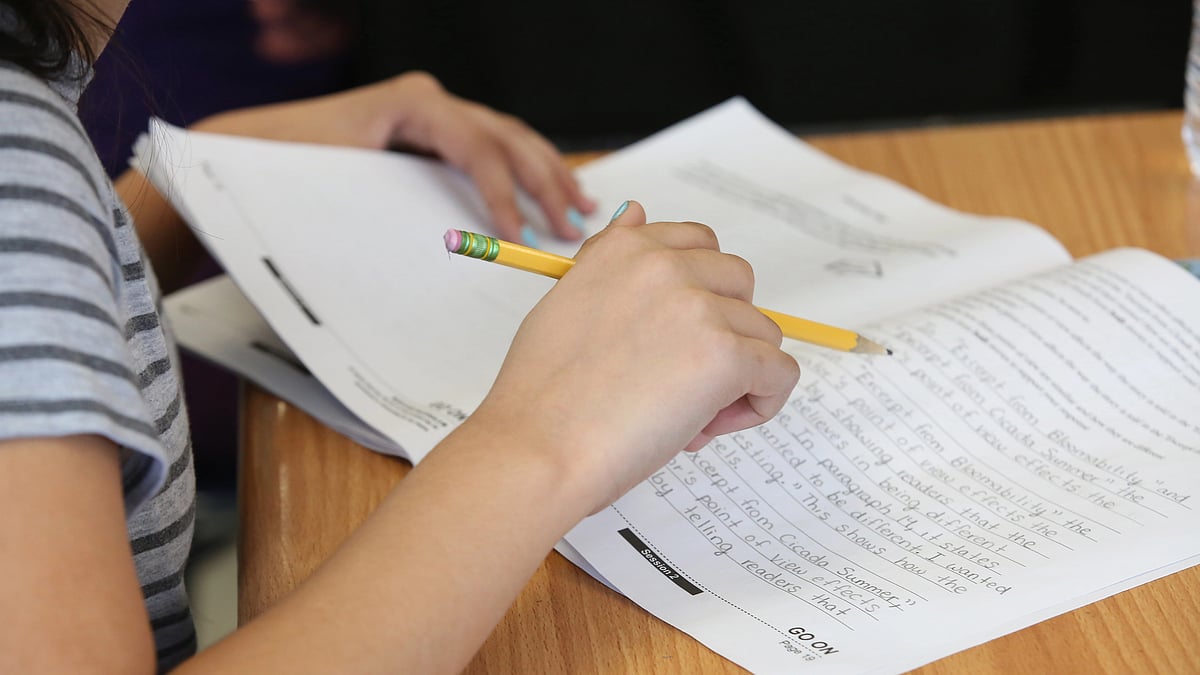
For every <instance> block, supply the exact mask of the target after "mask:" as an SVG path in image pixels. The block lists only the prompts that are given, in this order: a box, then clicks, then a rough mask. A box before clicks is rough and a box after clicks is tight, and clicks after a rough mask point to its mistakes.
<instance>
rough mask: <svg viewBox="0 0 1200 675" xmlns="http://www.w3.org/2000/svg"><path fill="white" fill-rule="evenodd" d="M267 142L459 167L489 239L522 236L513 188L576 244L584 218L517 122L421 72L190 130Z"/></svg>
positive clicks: (550, 157) (572, 186)
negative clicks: (430, 159)
mask: <svg viewBox="0 0 1200 675" xmlns="http://www.w3.org/2000/svg"><path fill="white" fill-rule="evenodd" d="M195 128H197V129H200V130H205V131H214V132H218V133H227V134H237V135H242V136H256V137H259V138H271V139H275V140H288V141H301V142H308V143H326V144H331V145H347V146H355V147H367V148H401V149H412V150H417V151H420V152H425V153H430V154H433V155H436V156H438V157H441V158H442V159H443V160H445V161H446V162H447V163H449V164H451V165H453V166H456V167H458V168H459V169H462V170H463V171H464V172H465V173H467V174H468V175H469V176H470V177H471V178H472V179H473V180H474V181H475V185H476V186H477V187H478V188H479V192H480V194H481V195H482V196H483V200H484V202H485V204H486V205H487V208H488V211H489V213H490V215H491V218H492V221H493V223H494V225H495V227H496V232H497V234H498V235H499V236H500V237H501V238H504V239H510V240H517V241H520V240H521V227H522V224H523V221H522V218H521V214H520V211H518V209H517V201H516V189H517V187H518V186H520V187H521V188H523V189H524V190H525V191H526V192H528V193H529V194H530V195H531V196H532V197H533V198H534V199H535V200H536V201H537V202H538V205H539V206H540V208H541V210H542V212H543V213H544V214H545V216H546V219H547V220H548V221H549V223H550V225H551V228H552V230H553V232H554V234H556V235H557V236H559V237H561V238H563V239H567V240H576V239H579V238H580V237H581V236H582V234H581V232H580V230H579V229H578V227H576V226H575V225H573V224H572V220H575V221H577V222H578V220H579V218H580V216H581V214H587V213H591V212H592V211H593V210H594V209H595V204H594V203H593V202H592V201H591V200H590V199H588V198H587V197H585V196H584V194H583V191H582V190H581V189H580V187H579V183H578V182H577V181H576V180H575V177H574V176H573V175H572V174H571V172H570V170H569V169H568V168H567V165H566V164H565V163H564V161H563V158H562V156H561V155H560V154H559V153H558V151H557V150H555V148H554V146H553V145H551V144H550V142H549V141H547V140H546V139H545V138H543V137H542V136H541V135H539V134H538V133H537V132H535V131H534V130H532V129H530V128H529V127H528V126H527V125H526V124H525V123H523V122H521V121H520V120H518V119H517V118H515V117H512V116H510V115H505V114H503V113H499V112H496V111H495V110H492V109H491V108H488V107H485V106H482V105H479V104H478V103H472V102H471V101H467V100H464V99H461V98H459V97H457V96H454V95H453V94H451V93H449V92H447V91H446V90H445V89H443V88H442V86H441V85H440V84H439V83H438V81H437V80H436V79H434V78H433V77H432V76H430V75H428V74H426V73H417V72H414V73H406V74H404V75H400V76H398V77H395V78H392V79H390V80H385V81H383V82H379V83H377V84H372V85H368V86H364V87H359V88H357V89H351V90H349V91H346V92H342V93H339V94H333V95H330V96H324V97H321V98H315V99H308V100H305V101H297V102H291V103H281V104H276V105H271V106H262V107H257V108H248V109H246V110H239V111H234V112H231V113H224V114H221V115H217V116H215V117H212V118H209V119H207V120H204V121H202V122H200V123H199V124H197V125H195Z"/></svg>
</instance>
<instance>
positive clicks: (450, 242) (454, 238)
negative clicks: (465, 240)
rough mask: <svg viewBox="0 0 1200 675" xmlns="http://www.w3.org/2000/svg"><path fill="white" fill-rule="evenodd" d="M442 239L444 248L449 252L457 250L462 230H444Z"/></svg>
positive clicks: (460, 241)
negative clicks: (444, 244)
mask: <svg viewBox="0 0 1200 675" xmlns="http://www.w3.org/2000/svg"><path fill="white" fill-rule="evenodd" d="M442 241H444V242H446V250H447V251H450V252H451V253H453V252H455V251H457V250H458V247H459V246H461V245H462V232H459V231H458V230H446V234H445V235H444V236H443V237H442Z"/></svg>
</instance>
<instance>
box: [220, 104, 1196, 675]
mask: <svg viewBox="0 0 1200 675" xmlns="http://www.w3.org/2000/svg"><path fill="white" fill-rule="evenodd" d="M1179 124H1180V116H1179V114H1178V113H1176V112H1166V113H1152V114H1137V115H1119V116H1110V117H1091V118H1069V119H1057V120H1044V121H1034V122H1017V123H1006V124H990V125H981V126H964V127H949V128H937V129H928V130H907V131H896V132H885V133H863V134H852V135H838V136H826V137H820V138H812V139H809V140H810V141H811V142H812V143H813V144H814V145H816V146H817V147H818V148H820V149H822V150H824V151H826V152H828V153H830V154H832V155H834V156H835V157H838V158H840V159H842V160H844V161H846V162H849V163H850V164H853V165H856V166H859V167H861V168H863V169H867V170H869V171H874V172H877V173H880V174H883V175H885V176H890V177H891V178H894V179H896V180H898V181H900V182H901V183H904V184H905V185H908V186H910V187H912V188H914V189H916V190H917V191H918V192H921V193H923V194H925V195H927V196H929V197H930V198H931V199H933V200H935V201H938V202H941V203H943V204H947V205H949V206H952V207H954V208H957V209H962V210H964V211H970V212H975V213H984V214H1002V215H1008V216H1015V217H1018V218H1023V219H1026V220H1029V221H1031V222H1034V223H1037V224H1039V225H1041V226H1043V227H1045V228H1046V229H1048V230H1049V231H1050V232H1052V233H1053V234H1054V235H1056V236H1057V237H1058V238H1059V239H1060V240H1061V241H1062V242H1063V243H1064V244H1065V245H1066V246H1067V248H1068V249H1070V251H1071V253H1073V254H1074V255H1076V256H1081V255H1086V254H1088V253H1092V252H1095V251H1099V250H1102V249H1107V248H1112V247H1115V246H1123V245H1132V246H1141V247H1145V248H1149V249H1152V250H1154V251H1157V252H1159V253H1161V254H1163V255H1166V256H1171V257H1180V256H1186V255H1193V256H1195V255H1200V187H1196V188H1193V186H1192V183H1191V180H1190V178H1189V174H1188V170H1187V165H1186V161H1185V159H1184V155H1183V151H1182V147H1181V141H1180V137H1179ZM244 413H245V417H244V424H243V429H242V441H243V442H242V455H241V478H240V480H241V484H240V504H241V522H242V529H241V539H240V549H239V564H240V569H239V588H240V593H239V617H240V619H241V620H242V621H246V620H249V619H250V618H251V617H253V616H255V615H256V614H258V613H259V612H260V611H262V610H263V609H264V608H266V607H267V606H268V605H270V604H271V603H272V602H273V601H274V600H275V599H277V598H279V597H281V596H282V595H284V594H286V593H287V592H288V591H289V590H290V589H291V588H292V587H293V586H295V585H296V584H297V583H299V582H300V581H301V580H302V579H304V578H305V577H306V576H308V574H309V573H310V572H311V571H312V570H313V569H314V568H315V567H316V566H317V565H318V564H319V563H320V562H321V561H322V560H324V559H325V558H326V557H327V556H328V555H329V554H330V553H331V552H332V551H333V550H334V548H335V547H337V545H338V544H339V542H341V541H342V539H344V538H345V537H346V536H347V535H348V534H349V533H350V532H351V531H352V530H353V529H354V528H355V527H357V526H358V524H359V523H361V522H362V521H363V519H364V518H366V516H367V514H368V513H370V511H371V510H372V509H373V508H374V507H375V505H376V504H378V502H379V501H380V499H381V498H382V497H383V495H384V494H385V493H386V492H387V491H388V489H389V488H390V487H391V486H392V485H393V484H394V483H395V482H396V481H398V480H400V479H401V478H402V477H403V476H404V474H405V473H406V472H407V468H408V467H407V466H406V465H405V464H404V463H402V462H400V461H397V460H394V459H392V458H388V457H384V456H381V455H377V454H374V453H372V452H369V451H367V450H365V449H363V448H361V447H359V446H357V445H356V444H354V443H352V442H350V441H349V440H346V439H345V438H343V437H342V436H340V435H338V434H336V433H334V432H332V431H330V430H328V429H327V428H325V427H323V426H322V425H320V424H319V423H317V422H315V421H314V420H312V418H310V417H308V416H307V415H306V414H304V413H303V412H301V411H299V410H297V409H296V408H294V407H292V406H290V405H288V404H287V403H284V402H282V401H280V400H278V399H276V398H274V397H273V396H271V395H269V394H266V393H263V392H262V391H261V390H258V389H256V388H255V387H253V386H248V387H247V388H246V392H245V397H244ZM1197 536H1198V537H1200V533H1198V534H1197ZM1198 609H1200V567H1197V568H1193V569H1191V570H1188V571H1185V572H1182V573H1179V574H1176V575H1173V576H1171V577H1168V578H1166V579H1162V580H1159V581H1157V582H1154V583H1152V584H1148V585H1145V586H1142V587H1140V588H1136V589H1134V590H1131V591H1128V592H1126V593H1122V594H1120V595H1118V596H1115V597H1112V598H1109V599H1107V600H1104V601H1102V602H1099V603H1096V604H1094V605H1090V606H1088V607H1085V608H1083V609H1080V610H1078V611H1075V612H1072V613H1070V614H1066V615H1063V616H1060V617H1057V618H1055V619H1052V620H1050V621H1046V622H1044V623H1041V624H1039V625H1036V626H1033V627H1030V628H1027V629H1025V630H1022V631H1020V632H1018V633H1014V634H1012V635H1008V636H1006V637H1003V638H1000V639H997V640H994V641H992V642H990V643H987V644H985V645H981V646H979V647H976V648H974V649H970V650H968V651H965V652H962V653H959V654H955V655H953V656H950V657H948V658H945V659H942V660H941V661H938V662H936V663H933V664H931V665H929V666H926V667H924V668H921V669H920V670H919V671H917V672H920V673H924V674H930V675H932V674H941V673H1100V672H1108V673H1128V672H1139V673H1142V672H1146V673H1149V672H1176V673H1183V672H1190V673H1195V672H1200V646H1197V644H1198V643H1200V611H1197V610H1198ZM469 672H489V673H547V672H570V673H697V672H704V673H724V672H743V671H742V669H741V668H738V667H737V666H735V665H733V664H731V663H729V662H728V661H726V660H725V659H723V658H721V657H719V656H717V655H715V654H713V653H712V652H710V651H708V650H707V649H706V648H704V647H702V646H700V645H699V643H697V642H696V641H694V640H693V639H691V638H690V637H688V636H687V635H685V634H684V633H682V632H680V631H678V630H676V629H674V628H672V627H670V626H668V625H667V624H665V623H663V622H661V621H659V620H658V619H656V618H654V617H653V616H651V615H650V614H648V613H647V612H645V611H643V610H641V609H640V608H638V607H637V606H635V605H634V604H633V603H632V602H630V601H628V600H626V599H625V598H623V597H621V596H619V595H617V594H616V593H613V592H611V591H609V590H608V589H607V588H605V587H604V586H602V585H601V584H600V583H598V582H596V581H594V580H592V579H591V578H590V577H588V576H587V575H586V574H584V573H583V572H581V571H579V570H578V569H576V568H575V567H574V566H573V565H571V564H570V563H568V562H566V561H565V560H564V559H563V558H561V557H560V556H559V555H558V554H551V555H550V556H549V557H548V558H547V559H546V561H545V562H544V563H543V564H542V566H541V568H540V569H539V570H538V572H537V574H536V575H535V576H534V578H533V580H532V581H531V582H530V583H529V585H528V587H527V588H526V589H525V591H524V592H523V593H522V594H521V595H520V597H519V598H518V599H517V601H516V604H515V605H514V607H513V608H512V609H511V610H510V611H509V612H508V614H507V616H506V617H505V618H504V621H503V622H502V623H501V624H500V626H499V627H498V628H497V629H496V631H495V633H493V635H492V636H491V638H490V639H489V640H488V641H487V643H486V644H485V645H484V647H483V649H482V650H481V651H480V653H479V654H478V655H477V656H476V658H475V660H474V661H473V662H472V664H471V666H470V668H469Z"/></svg>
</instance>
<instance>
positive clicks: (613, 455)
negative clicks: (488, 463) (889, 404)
mask: <svg viewBox="0 0 1200 675" xmlns="http://www.w3.org/2000/svg"><path fill="white" fill-rule="evenodd" d="M753 293H754V275H753V272H752V271H751V269H750V266H749V265H748V264H747V263H746V262H745V261H744V260H742V259H741V258H738V257H737V256H733V255H728V254H725V253H721V252H720V251H719V250H718V248H717V240H716V237H715V236H714V235H713V233H712V230H710V229H709V228H707V227H705V226H703V225H699V224H696V223H649V224H646V222H645V213H644V211H643V210H642V208H641V206H640V205H638V204H637V203H636V202H631V203H630V204H629V205H628V208H627V209H626V210H625V211H624V212H622V213H621V214H620V217H618V218H617V219H616V221H615V222H613V223H610V224H609V226H608V227H607V228H605V229H604V230H603V231H602V232H600V233H598V234H596V235H595V236H592V237H591V238H590V239H588V240H587V242H585V243H584V245H583V247H582V248H581V249H580V250H579V252H578V254H577V255H576V257H575V263H574V264H573V266H571V268H570V273H568V274H566V275H564V276H563V277H562V278H561V280H560V281H558V283H556V284H554V286H553V288H551V289H550V290H549V292H547V293H546V294H545V295H544V296H543V297H542V298H541V299H540V300H539V301H538V302H537V304H536V305H535V306H534V307H533V309H532V310H530V312H529V314H528V315H527V316H526V317H525V319H524V321H523V322H522V323H521V326H520V328H519V329H518V330H517V333H516V335H515V336H514V337H513V341H512V344H511V346H510V348H509V351H508V355H507V356H506V357H505V359H504V364H503V366H502V367H501V368H500V372H499V374H498V375H497V377H496V380H495V382H494V384H493V386H492V389H491V391H490V393H489V394H488V396H487V397H486V398H485V399H484V401H483V402H482V403H481V404H480V406H479V408H478V409H477V411H476V412H475V414H474V415H472V420H473V422H472V424H473V425H474V426H475V428H482V429H485V430H486V434H487V435H489V436H494V441H493V442H495V443H496V444H497V445H498V446H499V447H503V446H504V445H506V444H507V445H520V446H522V447H525V448H529V449H531V450H533V451H534V456H536V457H542V458H544V459H543V460H539V461H538V462H537V464H538V466H546V467H566V468H567V469H568V473H570V474H571V475H572V476H576V477H579V476H582V477H583V478H581V479H580V480H578V481H572V484H573V486H574V487H572V488H571V491H572V492H575V491H580V492H579V495H578V496H579V498H580V499H582V500H584V502H585V503H586V507H585V508H590V509H593V510H594V509H598V508H601V507H603V506H607V505H608V504H609V503H610V502H611V501H612V500H614V499H616V498H617V497H619V496H620V495H621V494H623V493H624V492H625V491H626V490H628V489H629V488H630V487H631V486H633V485H634V484H636V483H638V482H639V481H641V480H642V479H644V478H645V477H646V476H647V475H649V474H650V473H652V472H653V471H655V470H657V469H659V468H661V467H662V465H663V464H664V463H665V462H666V461H667V460H668V459H670V458H671V457H672V456H673V455H675V454H676V453H678V452H679V451H680V450H697V449H699V448H701V447H703V446H704V445H705V444H707V443H708V441H709V440H711V439H712V437H714V436H717V435H719V434H725V433H730V432H733V431H737V430H740V429H745V428H747V427H752V426H755V425H758V424H762V423H763V422H765V421H767V420H769V419H771V418H772V417H774V416H775V414H776V413H778V412H779V410H780V408H781V407H782V406H783V404H784V403H785V402H786V401H787V400H788V397H789V396H790V395H791V394H792V391H793V390H794V388H795V386H796V382H797V380H798V378H799V376H800V369H799V366H798V365H797V363H796V360H795V359H794V358H793V357H792V356H791V355H790V354H788V353H787V352H784V351H783V350H781V349H780V348H779V346H780V343H781V342H782V340H783V337H782V334H781V332H780V329H779V327H778V326H777V325H776V324H775V323H773V322H772V321H771V320H770V319H768V318H767V317H766V316H764V315H763V314H762V313H761V312H759V311H758V310H757V309H755V307H754V305H752V304H751V303H750V299H751V298H752V297H753ZM463 300H464V304H463V308H462V311H468V312H469V311H471V309H470V307H471V299H470V298H464V299H463Z"/></svg>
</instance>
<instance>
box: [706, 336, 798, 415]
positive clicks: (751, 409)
mask: <svg viewBox="0 0 1200 675" xmlns="http://www.w3.org/2000/svg"><path fill="white" fill-rule="evenodd" d="M742 340H743V341H742V343H741V345H739V347H740V349H739V353H740V354H741V355H742V358H741V359H740V361H741V362H742V363H741V364H740V365H739V366H738V372H739V373H740V374H741V375H742V377H743V378H744V379H743V380H742V382H741V387H739V388H740V389H742V390H743V392H744V393H742V395H740V396H738V397H737V398H736V399H734V400H733V402H732V403H730V404H729V405H728V406H726V407H724V408H722V409H721V411H720V412H718V413H717V414H716V416H714V417H713V419H712V420H711V421H710V422H709V423H708V424H707V425H705V427H704V429H703V430H702V431H701V433H702V434H705V435H708V436H710V437H711V436H719V435H721V434H727V433H731V432H734V431H738V430H741V429H746V428H749V427H752V426H755V425H758V424H762V423H763V422H765V421H767V420H769V419H771V418H772V417H774V416H775V415H776V414H778V413H779V411H780V409H781V408H783V406H784V404H785V403H787V400H788V397H789V396H790V395H791V393H792V390H793V389H795V387H796V382H798V381H799V379H800V366H799V364H797V363H796V359H794V358H792V356H791V355H789V354H788V353H787V352H784V351H782V350H780V349H779V348H778V347H777V346H774V345H771V344H768V343H766V342H763V341H762V340H758V339H755V338H751V337H746V338H743V339H742Z"/></svg>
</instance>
